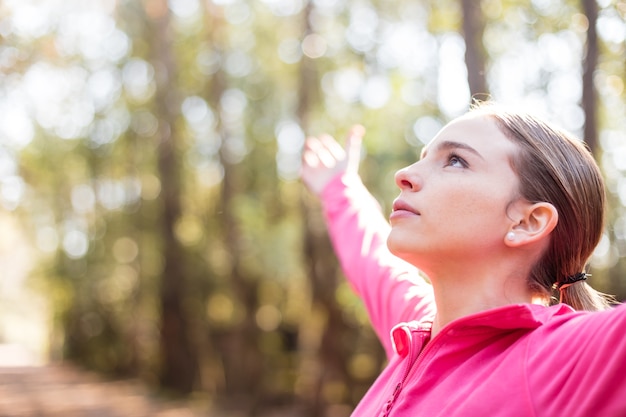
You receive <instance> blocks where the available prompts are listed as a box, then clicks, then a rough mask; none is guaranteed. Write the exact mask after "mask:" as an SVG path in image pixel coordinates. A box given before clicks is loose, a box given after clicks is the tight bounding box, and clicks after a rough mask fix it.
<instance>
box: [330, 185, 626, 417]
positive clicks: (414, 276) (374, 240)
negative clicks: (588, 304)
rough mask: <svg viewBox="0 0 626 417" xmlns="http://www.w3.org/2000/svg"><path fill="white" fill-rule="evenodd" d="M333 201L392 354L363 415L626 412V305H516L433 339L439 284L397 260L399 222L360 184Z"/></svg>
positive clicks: (549, 416) (350, 270) (364, 293)
mask: <svg viewBox="0 0 626 417" xmlns="http://www.w3.org/2000/svg"><path fill="white" fill-rule="evenodd" d="M321 197H322V203H323V206H324V213H325V215H326V219H327V223H328V229H329V233H330V236H331V239H332V242H333V245H334V247H335V251H336V253H337V255H338V257H339V260H340V262H341V264H342V267H343V270H344V271H345V273H346V275H347V277H348V279H349V280H350V282H351V284H352V286H353V288H354V290H355V291H357V293H358V294H359V295H360V296H361V298H362V299H363V302H364V303H365V306H366V308H367V310H368V312H369V314H370V319H371V322H372V326H373V327H374V329H375V331H376V332H377V334H378V336H379V338H380V340H381V342H382V344H383V346H384V348H385V351H386V352H387V357H388V365H387V367H386V368H385V370H384V371H383V372H382V374H381V375H380V376H379V377H378V379H377V380H376V381H375V382H374V384H373V386H372V387H371V388H370V389H369V391H368V392H367V394H366V395H365V396H364V398H363V399H362V400H361V402H360V404H359V405H358V406H357V408H356V409H355V410H354V413H353V414H352V415H353V417H357V416H358V417H361V416H367V417H374V416H411V417H418V416H424V417H444V416H445V417H457V416H459V417H460V416H463V417H473V416H480V417H483V416H489V417H499V416H507V417H510V416H533V417H539V416H545V417H558V416H563V417H600V416H601V417H625V416H626V332H625V330H626V309H625V307H619V308H616V309H614V310H612V311H607V312H600V313H587V312H574V311H573V310H572V309H571V308H570V307H568V306H566V305H562V304H561V305H556V306H552V307H544V306H539V305H531V304H527V305H526V304H522V305H509V306H505V307H501V308H497V309H493V310H488V311H484V312H481V313H478V314H474V315H471V316H468V317H464V318H461V319H458V320H456V321H454V322H452V323H450V324H448V325H447V326H446V327H444V328H443V329H442V330H441V332H440V333H439V334H437V336H435V337H434V338H433V340H431V341H429V339H430V324H431V322H432V317H433V315H434V312H435V306H434V299H433V294H432V290H431V287H430V285H429V284H428V283H427V282H426V281H425V280H423V279H422V278H421V277H420V276H419V273H418V271H417V270H416V269H415V268H414V267H413V266H411V265H409V264H407V263H405V262H403V261H401V260H400V259H398V258H396V257H394V256H393V255H391V254H390V253H389V252H388V250H387V246H386V237H387V233H388V232H389V224H388V222H387V220H386V219H385V218H384V217H383V215H382V213H381V210H380V207H379V205H378V203H377V202H376V201H375V200H374V198H373V197H372V196H371V195H370V194H369V192H368V191H367V190H366V189H365V187H364V186H363V184H362V183H361V180H360V178H359V177H358V176H356V175H344V176H339V177H337V178H335V179H334V180H333V181H332V182H331V183H330V184H328V186H327V187H326V189H325V190H324V192H323V193H322V196H321ZM427 342H428V343H427Z"/></svg>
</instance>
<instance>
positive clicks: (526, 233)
mask: <svg viewBox="0 0 626 417" xmlns="http://www.w3.org/2000/svg"><path fill="white" fill-rule="evenodd" d="M520 214H522V215H523V217H522V218H521V220H520V221H519V222H518V223H517V224H515V225H513V226H512V227H511V229H510V231H509V232H508V233H507V237H506V239H505V242H506V244H507V245H508V246H511V247H514V246H522V245H526V244H529V243H534V242H538V241H540V240H542V239H544V238H545V237H548V236H549V235H550V233H552V231H553V230H554V228H555V227H556V225H557V223H558V222H559V213H558V212H557V210H556V207H554V206H553V205H552V204H550V203H543V202H542V203H535V204H529V205H528V206H527V207H526V208H525V210H524V211H523V212H522V213H520ZM511 235H514V236H515V238H514V239H511Z"/></svg>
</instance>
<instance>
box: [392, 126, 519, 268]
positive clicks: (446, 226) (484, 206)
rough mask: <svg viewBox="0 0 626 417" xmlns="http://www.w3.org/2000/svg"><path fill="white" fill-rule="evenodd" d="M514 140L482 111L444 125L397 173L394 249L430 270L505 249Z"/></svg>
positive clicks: (513, 185)
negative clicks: (417, 156) (480, 113)
mask: <svg viewBox="0 0 626 417" xmlns="http://www.w3.org/2000/svg"><path fill="white" fill-rule="evenodd" d="M516 151H517V147H516V145H515V144H514V143H513V142H512V141H511V140H509V139H508V138H507V137H506V136H505V135H504V134H503V133H502V132H501V131H500V130H499V129H498V127H497V126H496V124H495V122H494V121H493V120H492V119H491V118H489V117H487V116H484V115H471V114H470V115H466V116H463V117H461V118H459V119H456V120H454V121H453V122H451V123H450V124H448V125H447V126H445V127H444V128H443V129H442V130H441V131H440V132H439V133H438V134H437V136H436V137H435V138H434V139H433V140H432V141H431V142H430V143H429V144H428V145H427V146H426V148H425V149H424V151H423V152H422V157H421V159H420V160H419V161H418V162H416V163H414V164H413V165H411V166H408V167H406V168H404V169H401V170H400V171H398V172H397V173H396V177H395V180H396V183H397V185H398V186H399V187H400V190H401V191H400V195H399V197H398V198H397V199H396V200H395V201H394V209H393V212H392V213H391V215H390V222H391V226H392V230H391V233H390V235H389V238H388V242H387V243H388V246H389V249H390V250H391V252H392V253H394V254H396V255H397V256H399V257H401V258H403V259H404V260H406V261H408V262H411V263H412V264H414V265H415V266H417V267H418V268H421V269H422V270H424V271H425V272H426V273H429V272H430V271H429V269H432V268H436V267H437V265H438V264H441V263H443V265H446V264H450V262H459V261H460V262H463V261H464V260H468V261H471V262H476V261H479V260H480V259H483V258H486V257H487V256H493V255H494V254H496V253H498V251H501V250H502V249H503V248H504V247H505V236H506V234H507V232H508V231H509V230H510V228H511V224H512V222H513V220H512V219H511V218H510V217H509V216H508V215H507V214H508V207H509V205H510V203H511V202H513V201H515V200H516V199H519V198H518V197H517V195H518V194H517V190H518V183H519V182H518V178H517V175H516V174H515V173H514V172H513V169H512V168H511V165H510V157H511V156H512V155H513V154H514V153H515V152H516Z"/></svg>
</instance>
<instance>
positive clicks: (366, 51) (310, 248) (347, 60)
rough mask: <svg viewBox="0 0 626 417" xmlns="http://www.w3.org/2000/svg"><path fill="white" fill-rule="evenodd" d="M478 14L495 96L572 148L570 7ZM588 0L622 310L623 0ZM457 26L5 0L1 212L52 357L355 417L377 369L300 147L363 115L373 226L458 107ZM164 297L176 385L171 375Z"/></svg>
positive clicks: (419, 4)
mask: <svg viewBox="0 0 626 417" xmlns="http://www.w3.org/2000/svg"><path fill="white" fill-rule="evenodd" d="M476 4H479V6H480V7H481V13H482V16H483V18H484V24H485V27H484V36H483V46H484V48H485V52H486V63H487V65H486V68H487V69H486V73H485V74H483V75H484V77H485V79H486V81H487V84H488V85H489V90H490V91H489V93H490V94H491V96H492V97H493V98H494V99H496V100H497V101H500V102H503V103H508V104H511V103H514V104H517V105H521V106H525V107H530V108H532V109H533V111H535V112H539V113H541V114H543V115H544V116H546V117H548V118H551V119H553V120H555V121H556V122H558V123H559V124H561V125H563V126H564V127H565V128H567V129H569V130H571V131H573V132H575V133H577V134H579V135H581V132H582V129H583V125H584V114H583V110H582V108H581V105H580V100H581V74H582V61H583V59H584V44H585V35H586V31H587V29H588V25H587V24H588V21H587V19H586V17H585V15H584V14H583V12H582V11H581V10H582V8H581V4H580V2H578V1H574V0H532V1H520V0H482V2H481V3H478V2H477V3H476ZM598 5H599V12H600V13H599V21H598V27H597V28H598V33H599V47H600V59H599V63H598V68H597V70H596V72H595V78H594V80H595V86H596V88H597V91H598V94H599V101H598V104H597V106H598V107H597V110H598V114H599V138H600V145H601V149H600V151H599V153H598V159H599V162H600V163H601V165H602V168H603V170H604V172H605V173H606V177H607V185H608V189H609V197H610V201H611V207H610V210H609V213H608V224H607V231H606V236H605V239H604V240H603V241H602V243H601V245H600V246H599V248H598V251H597V253H596V256H595V257H594V261H593V264H592V272H593V274H594V283H595V285H596V286H597V287H598V288H599V289H601V290H604V291H607V292H610V293H614V294H618V298H620V299H624V298H626V281H625V280H624V279H623V277H624V276H626V274H625V272H626V261H625V260H624V255H626V208H625V207H626V178H625V175H624V174H625V173H626V163H625V162H624V161H626V126H624V124H625V123H626V117H624V116H626V115H625V114H624V113H625V107H624V95H625V92H624V63H623V56H624V53H625V39H626V24H625V23H624V15H625V14H626V2H623V1H618V0H603V1H598ZM462 20H463V15H462V11H461V7H460V1H459V0H445V1H428V0H421V1H408V0H392V1H389V0H387V1H376V0H358V1H357V0H311V1H305V0H256V1H253V0H248V1H245V0H214V1H209V0H207V1H200V0H170V1H169V2H166V1H164V0H163V1H162V0H158V1H157V0H154V1H153V0H143V1H141V0H118V1H113V0H99V1H98V0H91V1H81V0H73V1H62V0H48V1H43V2H34V1H33V2H30V1H17V0H16V1H6V2H3V3H2V4H1V5H0V39H1V40H0V71H1V73H0V78H1V80H2V83H0V204H1V206H2V209H3V210H5V211H6V212H8V213H13V214H14V215H16V216H20V218H21V219H22V221H23V224H24V230H25V233H27V234H28V236H30V238H31V240H32V242H33V245H34V246H35V247H36V248H37V249H38V256H37V257H36V259H34V260H33V261H34V262H36V268H35V269H34V270H33V273H32V280H31V281H32V284H33V285H34V286H35V287H36V288H37V289H38V290H40V291H42V292H43V293H44V294H45V295H46V297H47V299H48V301H49V303H50V305H51V309H52V312H53V315H54V320H53V323H54V328H53V331H52V337H51V340H52V342H51V354H52V356H53V357H54V358H67V359H71V360H73V361H76V362H77V363H80V364H82V365H84V366H87V367H89V368H92V369H95V370H98V371H101V372H103V373H107V374H112V375H117V376H137V377H140V378H141V379H142V380H144V381H145V382H147V383H149V384H152V385H153V386H155V387H158V388H162V389H166V390H168V392H186V393H189V391H195V392H198V393H201V394H200V395H202V396H206V397H207V398H210V399H212V400H213V401H216V402H217V401H219V402H221V403H223V404H222V405H224V406H228V405H231V406H233V407H235V406H237V407H239V408H241V409H243V410H245V411H246V412H248V413H249V414H250V415H254V414H255V413H257V414H258V413H259V410H262V409H263V408H264V407H271V406H277V405H290V406H297V407H299V409H300V410H301V411H302V415H316V416H321V415H328V416H331V415H332V416H343V415H349V413H350V410H351V408H352V407H353V406H354V404H356V402H357V401H358V399H359V398H360V397H361V396H362V395H363V393H364V392H365V390H366V389H367V387H368V386H369V384H370V383H371V381H372V380H373V378H375V376H376V375H377V373H378V371H379V370H380V369H381V367H382V366H383V362H384V355H383V352H382V350H381V348H380V346H379V344H378V342H377V340H376V337H375V335H374V334H373V332H372V331H371V329H370V328H369V324H368V320H367V316H366V313H365V312H364V310H363V308H362V305H361V304H360V301H359V300H358V299H357V298H356V297H355V296H354V294H353V293H352V292H351V290H350V288H349V287H348V285H347V284H346V283H344V282H343V281H342V279H341V278H342V276H341V275H342V274H341V271H340V269H339V268H338V266H337V263H336V260H335V259H334V257H333V255H332V250H331V248H330V246H329V242H328V240H327V238H326V235H325V228H324V224H323V220H322V218H321V215H320V210H319V206H318V204H317V202H316V201H315V199H314V198H313V197H312V196H311V195H310V194H309V193H308V192H307V191H306V190H305V189H304V187H303V186H302V185H301V184H300V183H299V182H298V179H297V176H298V169H299V158H300V156H299V154H300V150H301V147H302V144H303V141H304V137H305V135H306V134H318V133H321V132H330V133H332V134H334V135H336V136H337V137H343V135H344V134H345V133H346V131H347V129H348V128H349V127H350V126H351V125H352V124H354V123H362V124H363V125H364V126H365V127H366V129H367V132H368V133H367V137H366V142H365V148H366V150H365V154H364V155H363V164H362V168H361V173H362V176H363V178H364V182H365V183H366V184H367V185H368V187H369V188H370V189H371V190H372V192H373V193H374V195H375V196H376V197H377V198H378V199H379V200H380V202H381V205H382V207H383V209H384V210H386V211H388V210H389V203H390V202H391V201H392V199H393V197H394V196H395V194H396V189H395V186H394V182H393V174H394V172H395V170H397V169H398V168H399V167H402V166H404V165H407V164H410V163H411V162H413V161H414V160H415V158H416V156H417V155H418V153H419V150H420V149H421V146H422V145H423V143H424V142H426V141H428V140H429V139H430V138H431V137H432V136H433V134H434V133H435V132H436V131H437V130H438V129H439V128H440V127H441V126H443V124H445V122H446V121H447V120H449V119H450V118H452V117H455V116H457V115H459V114H461V113H462V112H464V111H465V110H466V109H467V106H468V104H469V102H470V92H469V89H468V85H467V71H466V67H465V65H464V53H465V46H464V42H463V35H462V31H461V24H462ZM165 158H168V159H167V161H168V162H167V165H164V164H165V162H164V161H165ZM164 168H167V170H164ZM164 172H167V173H168V174H166V175H165V174H164ZM164 175H165V176H164ZM172 203H175V204H176V205H177V207H178V208H179V209H178V211H176V210H175V211H173V212H172V213H175V216H174V218H169V217H168V213H170V211H168V210H169V209H168V207H170V206H169V204H172ZM170 232H171V238H170V240H168V236H170V234H169V233H170ZM172 239H173V241H172ZM172 248H173V249H172ZM172 251H174V252H175V253H174V252H172ZM168 268H169V269H168ZM171 268H174V269H171ZM166 271H170V272H166ZM172 271H173V272H172ZM172 274H175V275H172ZM172 285H173V287H172ZM173 288H174V289H175V296H174V295H172V289H173ZM172 297H174V298H176V300H177V303H178V304H176V305H177V306H178V307H176V308H177V310H176V312H175V313H176V315H177V317H178V318H179V319H181V321H180V322H179V324H178V325H174V327H173V328H174V329H176V326H179V327H180V326H183V327H184V329H181V328H178V329H177V330H176V331H183V330H184V332H183V333H181V334H184V336H182V339H184V340H180V341H178V343H179V345H178V347H179V348H181V349H185V350H184V351H185V352H186V353H185V355H189V356H191V357H192V360H191V362H190V363H193V364H194V365H193V369H192V370H191V371H190V372H188V373H187V374H186V375H183V374H182V372H183V370H181V371H180V372H181V374H179V375H174V374H172V373H171V372H170V373H168V372H165V370H166V369H168V367H170V368H171V364H170V365H168V363H167V361H168V360H169V359H168V357H167V355H165V356H164V353H163V352H164V351H167V345H168V343H171V342H172V340H171V338H168V337H162V334H161V331H162V330H163V329H164V328H165V327H164V326H165V325H166V324H167V323H165V324H164V317H168V316H167V314H165V313H166V311H164V310H167V309H168V308H169V307H168V306H170V305H171V304H168V302H167V301H168V300H170V299H171V298H172ZM170 301H171V300H170ZM166 320H167V319H166ZM168 323H169V322H168ZM167 325H171V323H169V324H167ZM172 349H175V347H172ZM182 380H186V381H187V383H183V382H181V381H182ZM189 383H190V384H191V388H190V386H189Z"/></svg>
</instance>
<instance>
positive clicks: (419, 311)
mask: <svg viewBox="0 0 626 417" xmlns="http://www.w3.org/2000/svg"><path fill="white" fill-rule="evenodd" d="M363 134H364V129H363V128H362V127H360V126H356V127H354V128H353V129H352V130H351V131H350V133H349V135H348V139H347V142H346V146H345V149H344V148H342V147H341V146H340V145H339V144H338V143H337V142H336V141H335V140H334V139H333V138H332V137H330V136H320V137H319V138H309V139H307V141H306V144H305V149H304V152H303V158H302V159H303V162H302V172H301V176H302V180H303V181H304V183H305V184H306V185H307V186H308V187H309V189H310V190H311V191H312V192H313V193H315V194H316V195H318V196H319V197H320V200H321V202H322V205H323V208H324V215H325V218H326V223H327V225H328V233H329V235H330V238H331V241H332V243H333V247H334V249H335V253H336V254H337V257H338V258H339V261H340V263H341V266H342V268H343V271H344V273H345V275H346V277H347V278H348V280H349V282H350V283H351V284H352V287H353V288H354V290H355V291H356V292H357V294H358V295H359V296H360V297H361V298H362V299H363V302H364V303H365V307H366V309H367V311H368V313H369V315H370V319H371V322H372V325H373V327H374V329H375V330H376V332H377V334H378V336H379V338H380V340H381V342H382V344H383V345H384V347H385V350H386V351H387V354H388V355H390V354H391V352H392V347H391V342H390V339H389V332H390V330H391V328H392V327H393V326H395V325H396V324H398V323H399V322H402V321H410V320H419V319H422V318H424V317H427V316H431V315H432V314H434V302H433V298H432V289H431V287H430V285H428V284H427V283H426V282H425V281H424V280H423V279H422V278H421V277H420V276H419V274H418V271H417V269H415V268H414V267H413V266H412V265H409V264H407V263H405V262H404V261H402V260H400V259H399V258H397V257H395V256H393V255H392V254H391V253H390V252H389V250H388V249H387V244H386V240H387V235H388V233H389V230H390V226H389V223H388V222H387V219H386V218H385V217H384V216H383V214H382V212H381V209H380V206H379V204H378V202H377V201H376V200H375V199H374V198H373V197H372V195H371V194H370V193H369V192H368V191H367V189H366V188H365V186H364V185H363V183H362V182H361V179H360V177H359V175H358V166H359V158H360V152H361V140H362V137H363Z"/></svg>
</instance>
